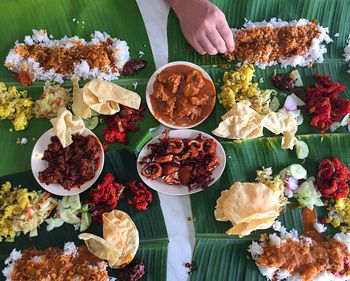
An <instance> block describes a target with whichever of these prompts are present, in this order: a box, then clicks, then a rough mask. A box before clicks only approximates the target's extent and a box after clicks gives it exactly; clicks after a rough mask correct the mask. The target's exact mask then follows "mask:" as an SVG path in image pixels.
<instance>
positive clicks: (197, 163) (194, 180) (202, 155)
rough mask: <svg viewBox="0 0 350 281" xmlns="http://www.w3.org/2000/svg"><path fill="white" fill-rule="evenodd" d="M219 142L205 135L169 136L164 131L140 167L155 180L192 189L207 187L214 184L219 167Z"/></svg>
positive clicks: (150, 145)
mask: <svg viewBox="0 0 350 281" xmlns="http://www.w3.org/2000/svg"><path fill="white" fill-rule="evenodd" d="M216 147H217V144H216V141H215V140H214V139H212V138H208V137H204V136H203V135H201V134H198V136H197V137H196V138H195V139H181V138H172V137H169V132H168V131H164V132H163V138H162V139H159V142H157V143H154V144H149V146H148V148H149V150H150V153H149V154H148V155H147V156H145V157H144V158H143V159H142V160H141V162H140V164H141V165H144V166H143V168H142V170H141V174H142V175H143V176H144V177H146V178H149V179H151V180H156V179H159V178H161V179H163V180H164V182H165V183H166V184H170V185H177V184H182V185H185V186H188V188H189V190H194V189H199V188H206V187H208V186H209V185H210V183H211V182H212V181H213V177H212V173H213V170H214V169H215V168H216V167H217V166H218V165H219V157H218V156H217V154H216Z"/></svg>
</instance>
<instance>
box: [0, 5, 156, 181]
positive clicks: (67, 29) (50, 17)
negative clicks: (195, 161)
mask: <svg viewBox="0 0 350 281" xmlns="http://www.w3.org/2000/svg"><path fill="white" fill-rule="evenodd" d="M0 11H1V12H0V15H1V16H0V33H1V34H2V40H1V47H0V65H1V66H0V81H2V82H5V83H6V85H14V86H17V87H18V86H19V84H18V82H17V81H16V80H15V79H14V78H13V77H12V73H11V72H10V71H8V70H7V69H6V67H5V66H4V65H3V63H4V62H5V58H6V56H7V53H8V52H9V50H10V49H11V48H12V47H13V46H14V43H15V41H16V40H19V41H20V42H23V40H24V36H25V35H28V34H29V35H30V34H31V33H32V29H46V30H47V31H48V33H50V34H52V35H53V36H54V37H55V38H61V37H63V36H64V35H67V36H74V35H78V36H80V37H82V38H86V39H87V40H89V39H90V34H91V33H93V32H94V31H96V30H99V31H104V32H107V33H108V34H110V35H111V36H112V37H117V38H120V39H123V40H126V41H127V43H128V45H129V47H130V53H131V57H133V58H138V57H139V51H142V52H144V56H143V57H142V59H145V60H147V62H148V65H147V67H146V68H145V69H143V70H141V71H139V72H138V73H136V74H135V75H132V76H129V77H120V78H119V79H118V80H115V81H114V82H115V83H117V84H119V85H121V86H123V87H126V88H128V89H130V90H134V91H136V92H137V93H138V94H139V95H141V97H142V100H143V102H145V98H144V93H145V89H146V84H147V81H148V78H149V77H150V75H151V74H152V73H153V72H154V70H155V66H154V60H153V56H152V51H151V48H150V43H149V40H148V37H147V33H146V29H145V26H144V23H143V20H142V17H141V14H140V12H139V9H138V6H137V3H136V1H134V0H132V1H123V0H99V1H93V0H79V1H69V0H60V1H54V0H29V1H22V0H14V1H1V2H0ZM73 19H76V21H75V22H73ZM77 21H79V24H78V23H77ZM82 21H84V24H82ZM135 82H136V83H137V86H136V89H134V86H133V83H135ZM81 84H84V81H82V83H81ZM43 85H44V83H43V82H42V81H38V82H35V83H34V84H33V85H32V86H30V87H19V89H24V90H27V91H28V93H29V95H30V96H31V97H33V99H34V100H35V99H38V98H39V97H40V95H41V94H42V86H43ZM64 85H65V86H66V87H68V88H71V86H72V84H71V82H70V81H66V82H65V84H64ZM157 126H158V122H157V121H156V120H155V119H154V118H153V117H152V115H151V114H150V112H149V111H148V109H146V110H145V119H144V120H143V121H142V122H141V123H140V130H139V131H138V132H135V133H130V134H129V144H128V145H124V144H118V143H116V144H112V145H110V146H109V149H110V150H116V149H125V148H127V149H129V150H130V151H135V150H139V149H140V146H141V145H142V144H144V143H145V141H147V140H148V139H149V138H150V137H151V136H150V133H149V129H150V128H153V127H157ZM105 127H106V125H99V126H98V127H97V128H96V129H95V130H94V132H95V133H96V134H97V136H98V137H99V138H100V140H103V137H102V135H101V132H102V130H103V129H104V128H105ZM10 128H12V123H11V122H10V121H8V120H0V147H1V153H0V155H1V159H0V176H2V175H8V174H11V173H16V172H21V171H26V170H29V169H30V157H31V151H32V149H33V147H34V145H35V142H36V140H37V139H38V138H39V137H40V136H41V135H42V134H43V133H44V132H45V131H47V130H48V129H49V128H51V124H50V122H49V121H48V120H42V119H40V120H38V119H35V118H33V119H32V120H31V122H30V125H29V127H28V129H26V130H24V131H18V132H16V131H14V130H13V132H12V133H11V132H9V129H10ZM18 138H19V139H21V138H27V139H28V140H29V142H28V143H27V144H26V145H18V144H16V141H17V139H18Z"/></svg>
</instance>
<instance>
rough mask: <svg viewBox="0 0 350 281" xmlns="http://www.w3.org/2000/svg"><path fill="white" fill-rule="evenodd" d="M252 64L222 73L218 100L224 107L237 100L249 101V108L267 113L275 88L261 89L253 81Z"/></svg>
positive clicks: (229, 106) (228, 107) (230, 106)
mask: <svg viewBox="0 0 350 281" xmlns="http://www.w3.org/2000/svg"><path fill="white" fill-rule="evenodd" d="M254 71H255V70H254V66H253V65H250V64H243V65H242V66H241V67H240V68H238V69H237V70H231V71H229V72H225V73H224V77H223V80H224V85H223V86H222V87H221V92H220V93H219V101H220V103H221V104H222V106H223V107H225V108H226V109H230V108H232V107H233V106H234V105H235V104H236V103H237V102H242V101H249V102H250V103H251V106H250V107H251V108H252V109H254V110H255V111H256V112H258V113H259V114H262V115H265V114H267V113H269V104H270V101H271V94H277V92H276V91H275V90H269V89H267V90H262V89H260V88H259V87H258V83H253V82H252V80H253V76H254Z"/></svg>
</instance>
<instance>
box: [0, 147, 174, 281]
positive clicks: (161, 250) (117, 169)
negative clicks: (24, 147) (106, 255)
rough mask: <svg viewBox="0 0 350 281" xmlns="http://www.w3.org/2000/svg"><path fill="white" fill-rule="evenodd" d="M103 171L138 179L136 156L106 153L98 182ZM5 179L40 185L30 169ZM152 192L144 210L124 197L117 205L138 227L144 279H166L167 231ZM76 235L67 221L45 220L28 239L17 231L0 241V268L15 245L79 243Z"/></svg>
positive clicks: (36, 187)
mask: <svg viewBox="0 0 350 281" xmlns="http://www.w3.org/2000/svg"><path fill="white" fill-rule="evenodd" d="M106 172H111V173H112V174H113V175H114V176H115V177H116V178H117V180H118V181H120V182H121V183H125V182H127V181H130V180H132V179H138V175H137V171H136V158H135V156H134V155H133V154H132V153H130V152H128V151H126V150H119V151H114V152H110V153H107V154H106V165H105V167H104V170H103V172H102V175H101V177H100V178H99V180H98V182H99V181H100V180H102V177H103V175H104V174H105V173H106ZM5 181H10V182H11V183H12V184H13V185H14V186H17V185H22V186H23V187H26V188H28V189H29V190H40V189H41V187H40V186H39V185H38V183H37V182H36V180H35V179H34V177H33V175H32V173H31V172H30V171H29V172H22V173H18V174H13V175H11V176H5V177H1V178H0V184H3V183H4V182H5ZM152 195H153V202H152V203H151V205H150V207H149V209H148V210H147V211H146V212H139V211H137V210H135V209H134V208H133V207H132V206H131V205H129V204H127V203H126V202H125V200H123V201H121V202H118V206H117V208H118V209H120V210H123V211H125V212H127V213H128V214H129V215H130V216H131V218H132V220H133V221H134V222H135V224H136V226H137V229H138V231H139V235H140V248H139V250H138V252H137V254H136V256H137V257H140V258H142V259H143V260H144V262H145V270H146V272H147V273H146V277H145V278H144V280H149V281H151V280H152V281H153V280H166V264H167V247H168V239H167V232H166V228H165V224H164V219H163V214H162V211H161V208H160V202H159V197H158V194H157V193H156V192H154V191H153V190H152ZM87 197H88V191H86V192H84V193H82V195H81V201H84V200H86V199H87ZM86 232H89V233H94V234H97V235H102V226H101V225H98V224H92V225H91V227H90V228H89V229H88V230H87V231H86ZM78 235H79V231H75V230H74V227H73V226H72V225H69V224H64V225H63V226H62V227H60V228H55V229H54V230H52V231H50V232H47V231H46V223H45V222H44V223H43V224H42V225H41V226H40V228H39V235H38V236H37V237H34V238H31V239H29V238H28V236H25V235H20V236H19V237H16V238H15V242H12V243H9V242H2V243H1V247H0V249H1V250H0V268H1V269H2V268H3V267H4V260H5V259H6V258H7V257H8V255H9V253H10V252H11V251H12V250H13V249H14V248H16V249H17V250H22V249H26V248H30V247H36V248H39V249H45V248H47V247H53V246H57V247H63V244H64V243H65V242H67V241H73V242H75V244H76V245H81V244H83V241H81V240H79V239H78ZM114 274H115V272H114V271H113V270H111V271H110V275H111V276H114ZM0 280H1V278H0Z"/></svg>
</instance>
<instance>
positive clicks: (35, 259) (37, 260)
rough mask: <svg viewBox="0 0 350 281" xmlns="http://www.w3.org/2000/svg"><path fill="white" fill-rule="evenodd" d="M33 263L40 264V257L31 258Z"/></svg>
mask: <svg viewBox="0 0 350 281" xmlns="http://www.w3.org/2000/svg"><path fill="white" fill-rule="evenodd" d="M33 261H35V262H40V261H41V257H40V256H34V257H33Z"/></svg>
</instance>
